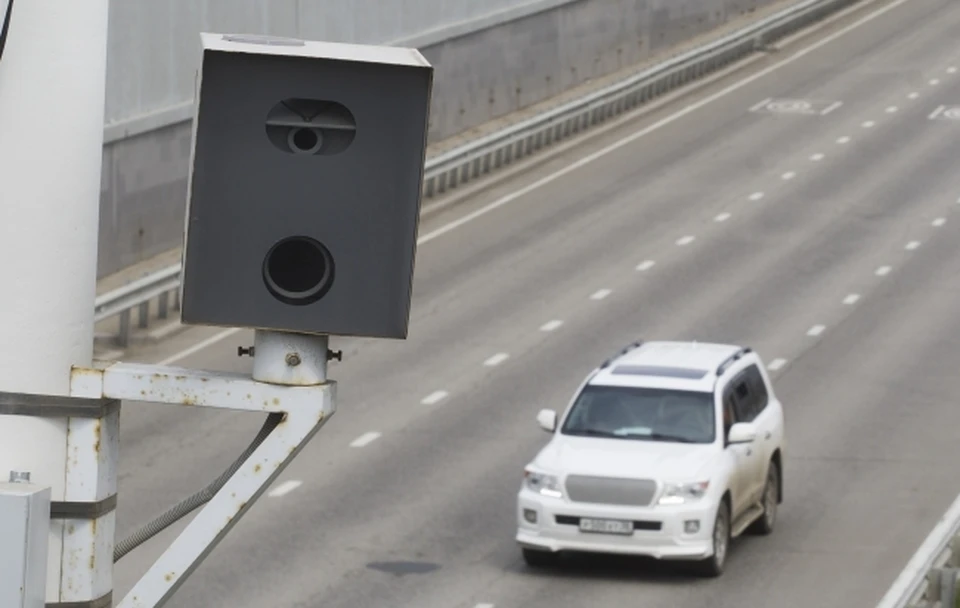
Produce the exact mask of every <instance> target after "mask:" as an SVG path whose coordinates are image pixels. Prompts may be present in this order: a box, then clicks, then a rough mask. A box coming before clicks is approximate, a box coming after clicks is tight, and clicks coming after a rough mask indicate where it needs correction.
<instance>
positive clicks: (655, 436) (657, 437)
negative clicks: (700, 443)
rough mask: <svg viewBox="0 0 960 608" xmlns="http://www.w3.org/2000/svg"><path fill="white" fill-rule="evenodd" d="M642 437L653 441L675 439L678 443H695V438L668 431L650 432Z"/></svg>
mask: <svg viewBox="0 0 960 608" xmlns="http://www.w3.org/2000/svg"><path fill="white" fill-rule="evenodd" d="M644 437H649V438H650V439H653V440H654V441H676V442H678V443H697V442H696V441H695V440H693V439H690V438H689V437H682V436H680V435H671V434H670V433H650V434H649V435H644Z"/></svg>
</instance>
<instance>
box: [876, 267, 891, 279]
mask: <svg viewBox="0 0 960 608" xmlns="http://www.w3.org/2000/svg"><path fill="white" fill-rule="evenodd" d="M876 274H877V276H878V277H882V276H884V275H887V274H890V267H889V266H881V267H880V268H877V273H876Z"/></svg>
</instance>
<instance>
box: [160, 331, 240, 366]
mask: <svg viewBox="0 0 960 608" xmlns="http://www.w3.org/2000/svg"><path fill="white" fill-rule="evenodd" d="M240 331H241V328H239V327H234V328H232V329H225V330H223V331H221V332H220V333H218V334H216V335H213V336H210V337H209V338H207V339H206V340H202V341H200V342H197V343H196V344H194V345H193V346H191V347H190V348H186V349H184V350H182V351H180V352H178V353H176V354H173V355H170V356H169V357H167V358H166V359H164V360H163V361H158V362H157V365H161V366H163V365H172V364H173V363H176V362H178V361H181V360H183V359H186V358H187V357H189V356H190V355H193V354H195V353H198V352H200V351H201V350H204V349H206V348H208V347H210V346H213V345H214V344H216V343H218V342H222V341H223V340H226V339H227V338H229V337H230V336H232V335H234V334H236V333H239V332H240Z"/></svg>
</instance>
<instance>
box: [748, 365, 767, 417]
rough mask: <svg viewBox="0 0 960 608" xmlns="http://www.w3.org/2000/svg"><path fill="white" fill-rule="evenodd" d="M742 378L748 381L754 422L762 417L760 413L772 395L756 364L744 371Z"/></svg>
mask: <svg viewBox="0 0 960 608" xmlns="http://www.w3.org/2000/svg"><path fill="white" fill-rule="evenodd" d="M742 378H743V379H744V380H745V381H746V383H747V386H748V388H749V390H750V395H751V399H750V400H751V404H750V409H751V417H750V419H751V420H753V419H754V418H756V417H757V416H759V415H760V412H762V411H763V409H764V408H765V407H767V403H769V401H770V395H769V394H768V393H767V384H766V383H765V382H764V381H763V374H761V373H760V368H758V367H757V365H756V364H753V365H751V366H750V367H748V368H746V369H744V370H743V374H742Z"/></svg>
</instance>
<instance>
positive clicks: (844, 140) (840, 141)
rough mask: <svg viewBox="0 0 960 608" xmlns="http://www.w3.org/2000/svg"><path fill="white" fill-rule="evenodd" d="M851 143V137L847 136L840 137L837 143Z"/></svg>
mask: <svg viewBox="0 0 960 608" xmlns="http://www.w3.org/2000/svg"><path fill="white" fill-rule="evenodd" d="M849 141H850V137H849V136H847V135H844V136H843V137H838V138H837V143H838V144H845V143H847V142H849Z"/></svg>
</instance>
